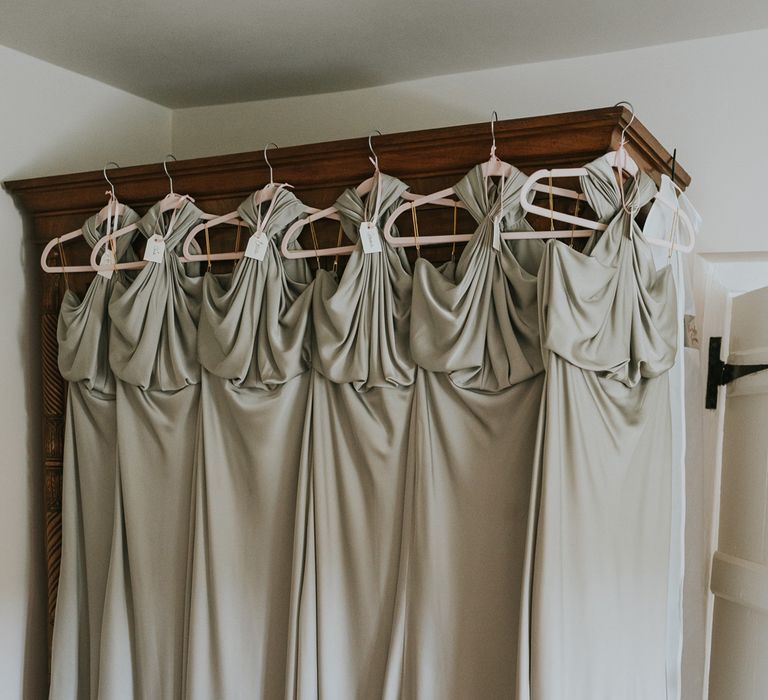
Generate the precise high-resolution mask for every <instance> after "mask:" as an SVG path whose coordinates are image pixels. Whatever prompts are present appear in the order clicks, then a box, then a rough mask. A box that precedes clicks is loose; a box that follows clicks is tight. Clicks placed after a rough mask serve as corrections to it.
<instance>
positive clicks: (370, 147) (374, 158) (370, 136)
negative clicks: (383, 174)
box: [368, 129, 382, 170]
mask: <svg viewBox="0 0 768 700" xmlns="http://www.w3.org/2000/svg"><path fill="white" fill-rule="evenodd" d="M374 134H378V135H379V136H381V135H382V133H381V132H380V131H379V130H378V129H374V130H373V131H372V132H371V133H370V134H368V150H369V151H370V152H371V156H372V158H371V162H372V163H373V167H374V168H376V170H378V169H379V157H378V156H377V155H376V151H374V150H373V141H372V139H373V135H374Z"/></svg>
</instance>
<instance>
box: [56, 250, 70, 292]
mask: <svg viewBox="0 0 768 700" xmlns="http://www.w3.org/2000/svg"><path fill="white" fill-rule="evenodd" d="M56 244H57V245H58V246H59V258H60V259H61V271H62V272H63V273H64V288H65V289H69V276H68V275H67V257H66V256H65V255H64V248H63V247H62V246H61V238H57V239H56Z"/></svg>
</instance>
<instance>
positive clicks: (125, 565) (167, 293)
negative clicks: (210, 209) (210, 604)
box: [99, 200, 203, 700]
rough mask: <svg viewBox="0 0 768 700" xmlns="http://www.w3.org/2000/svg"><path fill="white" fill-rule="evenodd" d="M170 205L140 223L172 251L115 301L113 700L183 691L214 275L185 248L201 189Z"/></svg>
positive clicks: (106, 674) (110, 588)
mask: <svg viewBox="0 0 768 700" xmlns="http://www.w3.org/2000/svg"><path fill="white" fill-rule="evenodd" d="M161 207H162V204H161V203H158V204H156V205H155V206H154V207H152V208H151V209H150V210H149V212H147V214H145V216H144V217H143V218H142V219H141V220H140V221H139V222H138V229H139V232H140V233H141V234H142V235H144V236H145V237H146V238H148V239H149V238H150V237H152V236H153V235H156V234H158V235H161V236H162V237H163V239H164V242H165V250H164V253H163V257H162V260H161V261H160V262H148V263H147V265H146V266H145V267H144V268H143V269H141V271H140V272H139V273H138V275H137V276H136V278H135V279H134V280H133V281H132V283H131V284H130V285H127V286H126V285H123V284H121V283H119V282H118V283H117V284H116V285H115V289H114V291H113V294H112V299H111V301H110V304H109V316H110V319H111V324H112V325H111V332H110V340H109V359H110V365H111V367H112V371H113V372H114V374H115V377H116V380H117V382H116V384H117V387H116V388H117V398H116V403H117V425H118V431H117V456H118V479H117V485H116V504H115V507H116V512H115V530H114V537H113V543H112V556H111V561H110V569H109V578H108V582H107V597H106V602H105V612H104V626H103V629H102V637H101V672H100V678H99V697H100V698H104V700H116V699H118V698H126V699H128V698H130V699H131V700H144V699H147V700H149V699H151V700H173V699H175V698H180V697H181V693H182V682H183V659H184V637H185V617H186V610H187V569H188V561H189V549H190V504H191V497H192V468H193V455H194V451H195V444H196V440H195V435H196V431H197V421H198V400H199V395H200V365H199V363H198V360H197V323H198V317H199V313H200V292H201V288H202V278H201V277H198V276H195V275H196V274H197V268H198V266H197V265H195V264H190V265H189V266H188V267H187V268H186V269H185V267H184V266H183V265H182V264H181V262H180V261H179V259H178V255H179V254H180V252H181V244H182V242H183V239H184V236H185V235H186V233H187V232H188V231H189V230H190V228H192V227H193V226H195V225H196V224H198V223H200V222H201V221H202V220H203V219H202V212H201V211H200V210H199V209H198V208H197V207H196V206H195V205H194V204H193V203H192V202H191V201H189V200H184V201H183V202H182V203H181V204H180V205H179V208H178V209H177V210H173V211H167V212H162V211H161ZM171 224H172V225H171Z"/></svg>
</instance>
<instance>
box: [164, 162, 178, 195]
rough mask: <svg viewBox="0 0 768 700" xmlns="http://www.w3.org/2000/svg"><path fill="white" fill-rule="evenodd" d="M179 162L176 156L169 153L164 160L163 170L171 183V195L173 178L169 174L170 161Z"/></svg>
mask: <svg viewBox="0 0 768 700" xmlns="http://www.w3.org/2000/svg"><path fill="white" fill-rule="evenodd" d="M169 159H170V160H177V158H176V156H175V155H173V153H169V154H168V155H167V156H165V158H164V159H163V170H165V174H166V175H167V176H168V182H170V183H171V194H173V178H172V177H171V174H170V173H169V172H168V160H169Z"/></svg>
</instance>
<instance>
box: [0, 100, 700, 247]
mask: <svg viewBox="0 0 768 700" xmlns="http://www.w3.org/2000/svg"><path fill="white" fill-rule="evenodd" d="M630 117H631V113H630V112H629V110H628V109H627V108H625V107H606V108H601V109H590V110H584V111H578V112H567V113H563V114H552V115H546V116H539V117H526V118H523V119H508V120H504V121H499V122H497V123H496V142H497V148H498V152H499V154H500V155H501V156H502V157H503V159H504V160H506V161H508V162H510V163H513V164H514V165H516V166H517V167H518V168H520V169H521V170H523V171H532V170H535V169H538V168H540V167H568V166H577V165H583V164H584V163H585V162H587V161H589V160H591V159H592V158H595V157H597V156H599V155H601V154H602V153H605V152H606V151H608V150H611V149H614V148H616V147H617V146H618V143H619V138H620V135H621V131H622V129H623V128H624V127H626V126H627V124H628V123H629V121H630ZM626 137H627V150H628V151H629V152H630V154H631V155H632V157H633V158H635V160H637V161H638V164H639V165H640V166H641V167H643V168H644V169H645V170H646V171H647V172H648V173H649V174H650V175H651V176H652V177H653V178H654V179H655V180H656V181H657V182H658V180H659V178H660V176H661V174H662V173H667V174H669V173H670V172H671V162H672V157H671V155H670V153H669V152H668V151H667V150H666V149H664V147H663V146H662V145H661V144H660V143H659V141H658V140H657V139H656V138H655V137H654V136H653V134H651V132H650V131H649V130H648V129H647V128H646V127H645V126H644V125H643V124H642V123H641V122H639V121H638V120H637V119H635V120H634V121H632V123H631V124H630V125H629V128H628V129H627V132H626ZM489 143H490V134H489V127H488V123H487V122H482V123H478V124H467V125H462V126H451V127H444V128H438V129H425V130H422V131H410V132H402V133H395V134H385V135H383V136H380V137H379V136H377V137H376V144H375V145H376V152H377V154H378V155H379V158H380V160H381V162H382V165H383V168H384V170H386V172H388V173H391V174H393V175H396V176H398V177H400V178H402V179H406V180H407V179H408V178H411V179H413V178H416V179H420V178H429V177H434V176H437V175H442V176H448V175H462V174H463V173H464V172H465V171H466V170H467V169H469V168H470V167H471V166H472V165H474V164H475V163H477V162H480V161H482V160H485V159H486V158H487V157H488V149H489ZM108 156H109V154H105V158H106V157H108ZM269 158H270V161H271V163H272V166H273V168H274V169H275V171H276V172H278V173H280V178H281V179H282V180H285V181H287V182H291V183H292V184H294V185H295V186H296V187H297V189H299V190H300V189H301V188H302V187H307V188H314V187H318V186H322V187H324V188H326V187H332V186H334V187H337V188H339V189H341V188H344V187H346V186H349V185H353V184H356V183H357V182H359V181H360V180H361V179H364V178H365V177H367V176H368V175H369V174H370V172H369V171H370V163H369V162H368V143H367V138H354V139H344V140H342V141H328V142H324V143H314V144H306V145H300V146H289V147H282V148H280V149H279V150H277V149H274V150H272V151H271V152H270V154H269ZM172 170H173V177H174V183H175V185H176V189H177V190H178V191H180V192H181V191H183V192H185V193H189V194H191V195H192V196H194V197H197V198H199V200H200V201H203V202H204V201H206V199H213V198H220V197H238V196H242V197H245V196H246V195H247V194H248V193H249V192H252V191H253V190H255V189H257V188H258V187H259V186H261V185H263V184H264V182H266V181H267V180H268V177H269V174H268V170H267V167H266V165H265V163H264V157H263V154H262V152H261V151H250V152H247V153H236V154H229V155H222V156H212V157H206V158H193V159H190V160H180V161H176V162H174V163H173V165H172ZM109 176H110V179H111V180H112V181H113V182H114V183H115V186H116V188H117V191H118V192H119V194H120V199H121V201H124V202H126V203H130V204H131V205H132V206H134V207H136V208H141V207H145V206H149V205H150V204H152V203H153V202H154V201H156V200H157V199H158V198H160V197H162V196H163V195H165V194H166V192H167V187H168V180H167V178H166V177H165V174H164V173H163V170H162V167H161V166H160V164H159V163H151V164H146V165H138V166H132V167H127V168H115V169H110V171H109ZM675 179H676V181H677V182H678V184H679V185H680V186H681V187H686V186H687V185H688V184H689V183H690V177H689V175H688V173H686V172H685V170H684V169H683V168H682V166H681V165H680V164H679V163H678V164H677V165H676V167H675ZM5 187H6V189H8V190H9V191H10V192H11V193H12V194H13V195H14V197H15V198H16V200H17V201H18V202H19V204H20V206H21V208H22V209H23V210H24V211H25V212H27V213H29V214H32V215H34V216H41V215H43V216H45V215H56V214H65V213H66V214H75V213H77V214H88V213H91V212H92V211H94V210H96V209H99V208H100V207H101V206H103V204H104V179H103V175H102V173H101V171H100V170H95V171H90V172H83V173H72V174H67V175H54V176H49V177H39V178H32V179H25V180H11V181H8V182H6V183H5ZM52 235H55V234H52ZM46 240H47V239H46Z"/></svg>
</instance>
